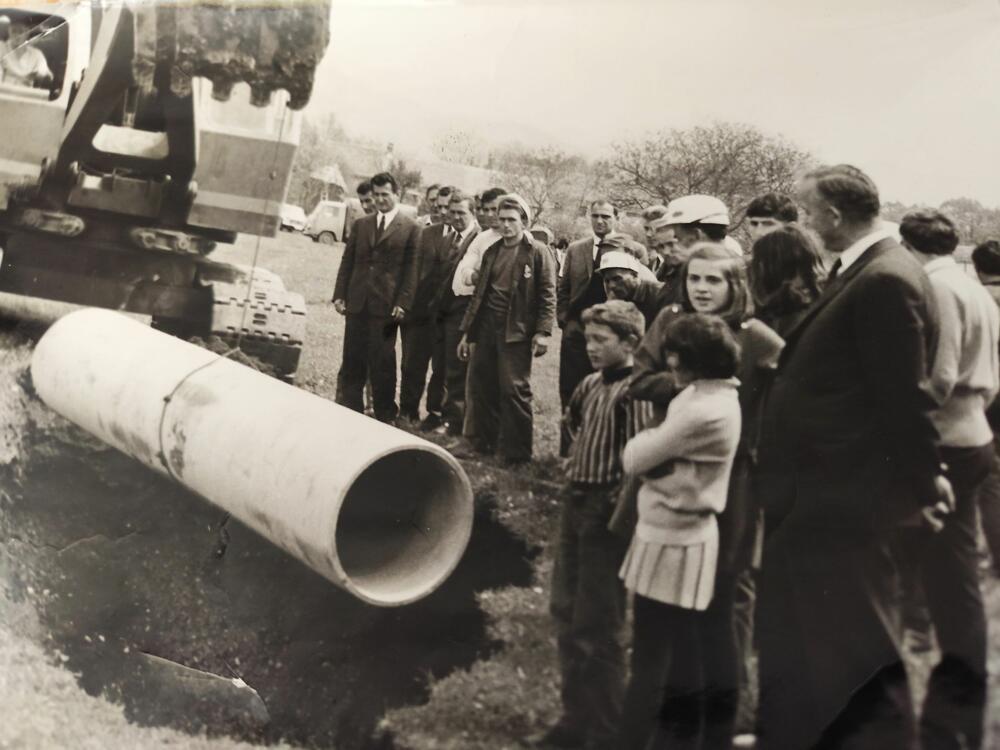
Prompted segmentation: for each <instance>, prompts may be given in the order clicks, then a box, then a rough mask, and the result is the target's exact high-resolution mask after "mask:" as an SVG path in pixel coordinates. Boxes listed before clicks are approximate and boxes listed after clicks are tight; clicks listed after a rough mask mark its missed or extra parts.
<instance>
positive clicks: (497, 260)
mask: <svg viewBox="0 0 1000 750" xmlns="http://www.w3.org/2000/svg"><path fill="white" fill-rule="evenodd" d="M498 221H499V231H500V235H501V239H500V240H499V241H497V242H494V243H493V244H492V245H490V246H489V247H488V248H487V249H486V251H485V252H484V253H483V261H482V266H481V267H480V274H479V278H478V280H477V281H476V289H475V292H474V293H473V295H472V299H471V300H470V302H469V306H468V308H466V311H465V317H464V318H463V319H462V326H461V330H462V334H463V335H462V339H461V341H459V344H458V356H459V358H460V359H462V360H464V361H469V372H468V380H467V383H466V390H467V394H466V395H467V405H468V407H469V409H470V410H471V414H470V415H469V416H468V417H467V419H466V423H467V424H466V434H467V435H468V436H469V438H470V443H469V444H468V445H466V444H463V445H460V446H456V447H455V449H454V450H452V453H453V454H454V455H456V456H459V457H463V456H464V457H469V456H470V455H472V454H473V453H481V454H482V453H492V452H493V451H494V450H495V451H496V453H497V454H498V455H499V456H500V459H501V461H502V462H503V463H504V464H506V465H508V466H509V465H514V464H523V463H526V462H528V461H530V460H531V452H532V425H533V419H534V418H533V416H532V408H531V362H532V359H533V358H535V357H541V356H542V355H544V354H545V352H546V351H547V350H548V347H549V337H550V336H551V334H552V325H553V323H554V322H555V307H556V293H555V281H556V269H555V262H554V261H553V260H552V254H551V253H550V252H549V251H548V248H546V247H545V246H544V245H542V244H541V243H540V242H538V241H537V240H534V239H532V238H531V235H529V234H528V233H527V228H528V227H529V226H530V224H531V209H530V208H529V206H528V204H527V202H526V201H525V200H524V199H523V198H521V197H520V196H518V195H514V194H510V195H507V196H504V198H503V199H501V201H500V210H499V213H498ZM467 252H468V251H467ZM472 344H475V347H474V348H473V347H472ZM470 448H471V451H470V450H469V449H470Z"/></svg>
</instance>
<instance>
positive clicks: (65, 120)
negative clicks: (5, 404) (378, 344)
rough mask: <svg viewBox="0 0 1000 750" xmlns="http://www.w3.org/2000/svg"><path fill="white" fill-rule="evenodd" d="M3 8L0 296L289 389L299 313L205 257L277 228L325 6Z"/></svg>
mask: <svg viewBox="0 0 1000 750" xmlns="http://www.w3.org/2000/svg"><path fill="white" fill-rule="evenodd" d="M11 1H12V0H8V2H11ZM0 2H2V0H0ZM14 3H15V4H12V5H10V6H8V7H3V6H0V76H2V77H0V247H2V251H3V257H2V263H0V292H6V293H9V294H16V295H25V296H29V297H40V298H45V299H49V300H59V301H63V302H69V303H75V304H80V305H87V306H95V307H105V308H110V309H115V310H121V311H127V312H132V313H140V314H142V315H148V316H150V317H151V320H152V325H153V326H154V327H156V328H159V329H161V330H164V331H166V332H169V333H172V334H175V335H178V336H181V337H185V338H193V337H198V338H201V339H203V340H209V339H210V338H211V337H218V338H220V339H222V341H223V342H225V344H226V345H231V346H234V347H235V346H237V345H238V346H239V348H240V349H241V350H242V351H244V352H245V353H246V354H248V355H250V356H251V357H254V358H256V359H257V360H259V361H261V362H263V363H265V364H266V365H268V366H269V367H270V368H271V370H272V372H274V373H275V374H276V375H277V376H278V377H281V378H282V379H285V380H288V381H291V380H292V379H293V378H294V375H295V370H296V368H297V365H298V360H299V356H300V354H301V350H302V344H303V338H304V333H305V303H304V300H303V298H302V296H301V295H299V294H296V293H294V292H290V291H288V290H286V289H285V288H284V285H283V284H282V282H281V280H280V278H278V277H277V276H276V275H274V274H272V273H269V272H267V271H265V270H264V269H261V268H258V267H256V263H255V264H254V266H251V267H244V266H236V265H232V264H226V263H220V262H216V261H213V260H212V259H211V258H210V254H211V253H212V251H213V250H214V249H216V248H217V247H218V246H219V245H220V244H223V243H233V242H235V240H236V237H237V235H238V234H240V233H244V234H250V235H256V236H258V237H269V236H275V235H276V234H277V232H278V230H279V228H280V223H281V208H282V205H283V203H284V200H285V196H286V193H287V189H288V184H289V179H290V176H291V170H292V164H293V161H294V158H295V150H296V146H297V144H298V138H299V133H300V129H301V115H302V113H301V109H302V107H303V106H304V105H305V104H306V103H307V102H308V101H309V98H310V96H311V93H312V87H313V81H314V76H315V72H316V68H317V66H318V64H319V62H320V60H321V59H322V56H323V54H324V52H325V50H326V47H327V44H328V42H329V26H330V23H329V20H330V19H329V14H330V7H329V0H316V1H313V0H302V1H300V2H291V3H289V2H278V1H277V0H272V1H271V2H261V1H260V0H196V1H195V2H184V3H178V2H173V1H172V0H163V1H162V2H149V1H148V0H112V1H110V2H101V0H76V1H69V2H58V1H53V0H29V2H26V3H17V2H16V0H14ZM8 29H9V31H8ZM4 37H6V38H4Z"/></svg>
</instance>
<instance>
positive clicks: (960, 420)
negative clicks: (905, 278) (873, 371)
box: [924, 255, 1000, 448]
mask: <svg viewBox="0 0 1000 750" xmlns="http://www.w3.org/2000/svg"><path fill="white" fill-rule="evenodd" d="M924 271H926V272H927V277H928V278H929V279H930V281H931V288H932V289H933V290H934V299H935V301H936V302H937V311H938V322H939V325H940V333H939V337H938V345H937V352H936V353H935V357H934V367H933V370H932V373H931V392H932V394H933V395H934V398H935V400H936V401H937V402H938V404H940V406H939V407H938V408H937V409H936V410H935V411H933V412H931V419H932V420H933V422H934V425H935V427H937V429H938V432H939V433H941V444H942V445H945V446H950V447H956V448H972V447H977V446H981V445H986V444H987V443H989V442H990V441H991V440H992V439H993V431H992V430H991V429H990V426H989V424H988V423H987V421H986V415H985V413H984V410H985V408H986V407H987V406H989V404H990V403H991V402H992V401H993V398H994V396H996V394H997V388H998V387H1000V382H998V378H1000V361H998V353H997V339H998V337H1000V311H998V310H997V305H996V303H995V302H994V301H993V298H992V297H991V296H990V294H989V292H987V291H986V290H985V289H984V288H983V287H982V285H981V284H980V283H979V282H977V281H976V280H974V279H972V278H971V277H970V276H969V275H968V274H966V273H965V271H964V270H962V267H961V266H959V265H958V263H956V262H955V259H954V258H953V257H952V256H950V255H947V256H943V257H940V258H935V259H934V260H932V261H930V262H928V263H926V264H925V265H924Z"/></svg>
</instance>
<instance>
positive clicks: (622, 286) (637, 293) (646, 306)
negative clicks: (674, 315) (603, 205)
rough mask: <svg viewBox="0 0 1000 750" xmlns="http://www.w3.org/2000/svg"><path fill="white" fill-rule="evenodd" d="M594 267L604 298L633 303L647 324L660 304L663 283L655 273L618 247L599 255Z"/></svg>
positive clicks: (654, 316) (661, 304) (657, 311)
mask: <svg viewBox="0 0 1000 750" xmlns="http://www.w3.org/2000/svg"><path fill="white" fill-rule="evenodd" d="M609 239H611V240H612V242H613V241H614V239H613V238H609ZM598 271H599V272H600V274H601V280H602V281H603V282H604V292H605V294H607V296H608V299H619V300H622V301H624V302H631V303H633V304H634V305H635V306H636V307H638V308H639V311H640V312H641V313H642V316H643V317H644V318H645V319H646V325H647V327H648V326H649V325H650V324H651V323H652V322H653V320H654V319H655V318H656V315H657V314H658V313H659V312H660V310H661V309H662V307H663V303H662V300H661V299H660V293H661V291H662V290H663V284H662V283H660V282H659V281H657V280H656V274H654V273H653V272H652V271H650V270H649V269H648V268H647V267H646V266H644V265H643V264H642V263H640V262H639V260H638V259H637V258H636V257H635V256H633V255H631V254H630V253H627V252H624V251H622V250H608V251H606V252H605V253H604V254H603V255H602V256H601V266H600V268H599V269H598Z"/></svg>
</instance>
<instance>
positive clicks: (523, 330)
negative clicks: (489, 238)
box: [462, 233, 556, 343]
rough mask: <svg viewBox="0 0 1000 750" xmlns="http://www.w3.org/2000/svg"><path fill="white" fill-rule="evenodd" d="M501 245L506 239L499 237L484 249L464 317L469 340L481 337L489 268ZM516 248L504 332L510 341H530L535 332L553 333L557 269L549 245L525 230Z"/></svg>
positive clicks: (464, 330)
mask: <svg viewBox="0 0 1000 750" xmlns="http://www.w3.org/2000/svg"><path fill="white" fill-rule="evenodd" d="M501 245H503V240H497V241H496V242H494V243H493V244H492V245H490V247H488V248H487V249H486V251H485V252H484V253H483V264H482V266H481V267H480V269H479V279H478V280H477V281H476V291H475V292H474V293H473V295H472V299H471V300H470V302H469V307H468V308H467V309H466V311H465V317H464V318H463V319H462V332H463V333H465V334H467V335H468V339H469V341H470V342H475V341H476V339H477V338H478V333H479V325H480V323H481V321H482V317H483V315H482V312H483V304H484V302H485V300H486V293H487V291H488V288H489V280H490V272H491V270H492V268H493V261H494V260H495V259H496V257H497V252H498V251H499V249H500V247H501ZM515 252H516V253H517V257H516V258H514V264H513V267H512V268H511V271H512V273H513V274H514V278H513V283H512V284H511V298H510V308H509V310H508V312H507V325H506V328H505V333H504V340H505V341H506V342H507V343H515V342H518V341H531V339H532V338H533V337H534V336H535V335H536V334H541V335H543V336H549V335H551V333H552V323H553V322H554V318H555V308H556V290H555V284H556V269H555V263H554V262H553V260H552V254H551V253H550V252H549V249H548V248H547V247H546V246H545V245H543V244H542V243H541V242H539V241H538V240H534V239H532V238H531V236H530V235H528V234H527V233H525V235H524V237H523V238H522V240H521V244H520V245H519V246H518V247H517V249H516V250H515Z"/></svg>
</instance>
